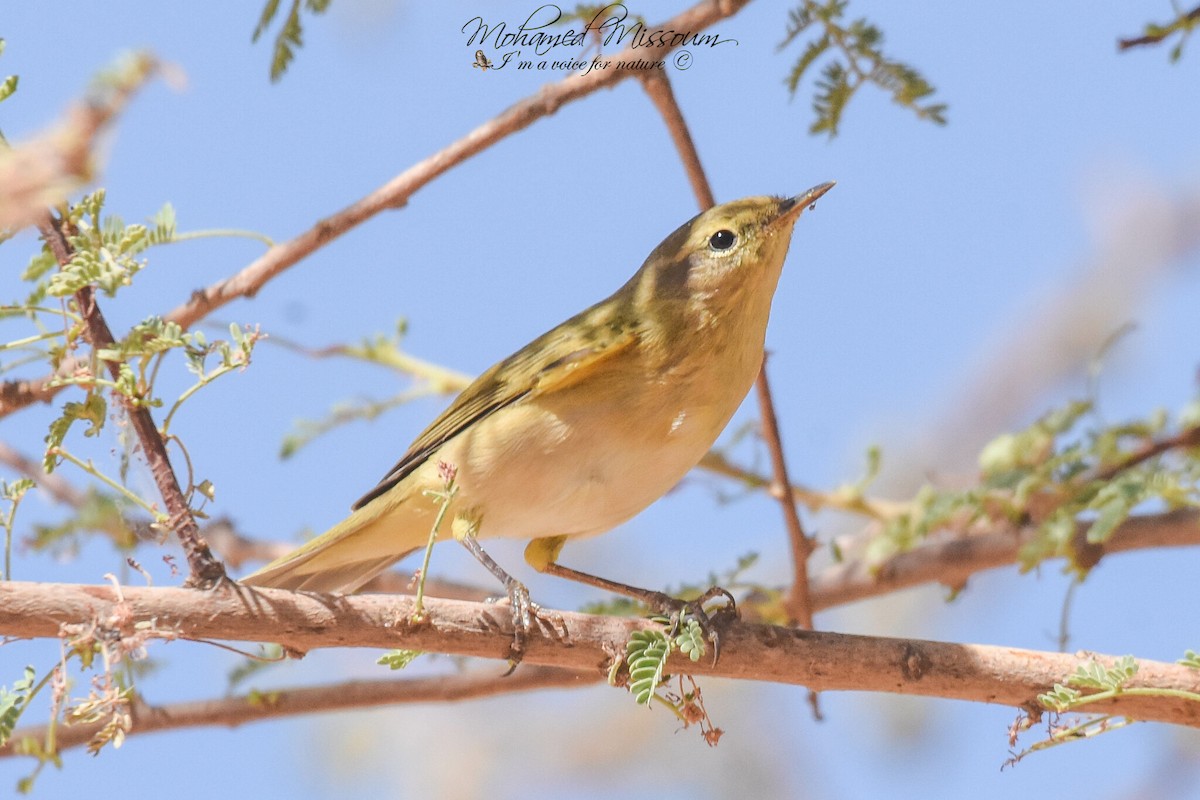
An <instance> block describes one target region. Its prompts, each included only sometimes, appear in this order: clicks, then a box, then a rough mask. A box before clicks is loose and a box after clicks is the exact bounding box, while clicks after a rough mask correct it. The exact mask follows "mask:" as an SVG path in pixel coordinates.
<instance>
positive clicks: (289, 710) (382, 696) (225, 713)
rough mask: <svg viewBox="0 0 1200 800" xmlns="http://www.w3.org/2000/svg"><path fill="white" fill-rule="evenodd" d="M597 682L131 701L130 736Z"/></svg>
mask: <svg viewBox="0 0 1200 800" xmlns="http://www.w3.org/2000/svg"><path fill="white" fill-rule="evenodd" d="M600 679H601V676H600V675H599V674H597V673H596V672H595V671H594V670H588V671H586V672H585V671H582V670H569V669H557V668H555V667H526V668H523V669H521V670H519V671H518V672H516V673H514V674H513V675H511V676H510V677H507V678H501V677H500V676H499V675H497V674H496V673H495V672H484V671H483V670H478V671H474V672H471V673H467V674H462V675H442V676H438V677H429V678H404V679H392V680H369V681H368V680H359V681H347V682H345V683H337V684H331V685H328V686H312V687H305V688H299V689H273V690H271V691H269V692H256V693H253V694H250V695H243V696H241V697H223V698H220V699H216V700H200V701H197V702H191V703H172V704H170V705H164V706H153V705H148V704H146V703H144V702H142V701H135V702H134V703H133V704H132V707H131V716H132V719H133V725H132V727H131V729H130V730H129V732H128V735H129V736H136V735H140V734H146V733H155V732H158V731H169V730H178V729H181V728H199V727H204V726H211V725H220V726H224V727H228V728H235V727H238V726H239V725H245V724H246V723H248V722H258V721H260V720H267V719H280V718H284V717H294V716H299V715H301V714H317V713H321V712H324V711H345V710H348V709H354V708H380V707H382V706H389V705H411V704H415V703H449V702H458V701H462V700H477V699H479V698H482V697H494V696H496V695H505V694H516V693H517V692H529V691H535V690H542V689H555V688H574V687H577V686H585V685H588V684H593V683H597V682H599V681H600ZM105 723H106V720H101V721H99V722H93V723H79V724H74V725H61V724H60V725H58V726H57V727H56V728H55V732H54V741H55V745H56V746H57V747H58V749H59V750H60V751H62V750H66V749H68V748H71V747H78V746H80V745H84V744H87V743H88V741H90V740H91V738H92V736H93V735H95V734H96V732H97V731H99V730H100V728H102V727H103V726H104V724H105ZM46 732H47V726H45V725H38V726H31V727H28V728H21V729H18V730H16V731H14V732H13V735H12V738H11V740H10V741H9V742H8V743H7V744H6V745H5V746H3V747H0V758H3V757H5V756H11V755H15V754H16V753H14V749H15V748H16V747H17V746H18V745H19V743H20V742H21V741H22V740H24V739H34V740H35V741H39V742H40V741H44V740H45V738H46Z"/></svg>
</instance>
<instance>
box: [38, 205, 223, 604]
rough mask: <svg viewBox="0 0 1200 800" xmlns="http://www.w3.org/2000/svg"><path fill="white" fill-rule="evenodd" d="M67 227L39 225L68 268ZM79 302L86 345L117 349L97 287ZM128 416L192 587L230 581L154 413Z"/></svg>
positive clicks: (116, 371) (130, 407)
mask: <svg viewBox="0 0 1200 800" xmlns="http://www.w3.org/2000/svg"><path fill="white" fill-rule="evenodd" d="M63 224H65V223H64V222H63V221H62V220H55V219H53V218H51V217H50V215H49V214H47V215H46V216H45V218H44V219H43V220H42V221H41V222H40V223H39V224H38V229H39V230H40V231H41V232H42V236H43V237H44V238H45V240H46V243H47V244H48V245H49V246H50V250H51V252H53V253H54V257H55V258H56V259H57V260H58V263H59V265H60V266H63V267H65V266H67V265H68V264H69V263H70V262H71V257H72V255H73V254H72V252H71V245H70V244H69V243H68V242H67V238H66V236H65V235H64V234H63V230H62V225H63ZM75 303H76V305H77V306H78V307H79V313H80V315H81V316H82V317H83V320H84V324H85V326H86V332H87V340H88V343H89V344H91V346H92V351H93V353H95V352H97V351H99V350H100V349H102V348H108V347H113V346H114V345H115V340H114V339H113V335H112V331H111V330H109V327H108V322H107V321H105V319H104V314H103V313H101V311H100V306H99V305H98V304H97V303H96V292H95V289H94V288H93V287H92V286H84V287H83V288H82V289H80V290H79V291H77V292H76V293H75ZM105 363H106V364H108V370H109V372H110V373H111V374H112V376H113V380H115V381H120V379H121V366H120V364H119V363H118V362H116V361H105ZM125 411H126V413H128V415H129V421H130V424H131V425H132V426H133V430H134V433H135V434H136V435H137V437H138V442H139V443H140V444H141V446H142V453H143V454H144V455H145V457H146V464H147V465H148V466H149V467H150V474H151V476H153V478H154V483H155V484H156V485H157V486H158V491H159V494H161V495H162V498H163V502H164V503H165V504H166V507H167V515H168V524H169V525H170V527H171V530H173V531H175V533H176V535H177V536H178V537H179V543H180V544H181V545H183V552H184V554H185V555H186V556H187V560H188V565H189V567H190V569H191V574H190V575H189V577H188V583H189V584H190V585H196V586H206V585H211V584H213V583H216V582H217V581H220V580H221V579H223V578H224V577H225V568H224V567H223V566H221V562H219V561H217V560H216V559H215V558H213V555H212V553H211V552H210V551H209V549H208V544H206V543H205V541H204V539H203V538H202V537H201V536H200V529H199V527H198V526H197V525H196V520H195V518H194V517H193V516H192V512H191V509H189V508H188V504H187V500H186V499H185V498H184V496H183V491H182V490H181V489H180V488H179V480H178V479H177V478H176V477H175V470H174V469H172V468H171V460H170V458H169V457H168V456H167V447H166V444H165V443H164V442H163V438H162V436H161V435H160V434H159V432H158V426H156V425H155V424H154V420H153V419H152V418H151V416H150V410H149V409H148V408H146V407H145V406H144V405H137V404H134V403H130V402H126V403H125Z"/></svg>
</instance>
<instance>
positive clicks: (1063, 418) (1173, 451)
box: [867, 400, 1200, 577]
mask: <svg viewBox="0 0 1200 800" xmlns="http://www.w3.org/2000/svg"><path fill="white" fill-rule="evenodd" d="M1093 412H1094V404H1093V403H1092V402H1091V401H1075V402H1071V403H1068V404H1067V405H1065V406H1064V407H1062V408H1058V409H1055V410H1053V411H1050V412H1049V413H1047V414H1045V415H1044V416H1042V417H1041V418H1040V419H1038V420H1037V421H1036V422H1034V423H1033V424H1032V425H1031V426H1030V427H1028V428H1027V429H1025V430H1023V431H1018V432H1016V433H1006V434H1003V435H1001V436H998V437H997V438H996V439H994V440H993V441H992V442H990V443H989V444H988V445H987V446H986V447H984V449H983V451H982V452H981V453H980V457H979V463H980V469H981V481H980V483H979V485H977V486H975V487H972V488H970V489H967V490H963V491H945V490H941V489H938V488H935V487H933V486H931V485H926V486H924V487H922V488H921V489H920V490H919V491H918V492H917V494H916V496H915V497H914V499H913V501H912V503H911V505H910V507H909V508H908V509H906V510H904V511H903V512H901V513H898V514H895V515H893V516H891V517H890V518H888V519H887V521H886V522H885V523H884V524H883V525H882V526H881V527H882V534H881V535H880V536H878V537H876V538H875V539H874V540H873V541H872V543H871V546H870V548H869V550H868V554H867V556H868V559H869V560H870V561H872V562H875V563H880V562H882V561H883V560H885V559H886V558H888V557H890V556H891V555H894V554H895V553H898V552H903V551H906V550H910V549H912V548H913V547H915V546H916V545H917V544H919V543H920V542H921V541H923V540H924V539H925V537H926V536H928V535H929V534H930V533H932V532H934V531H936V530H943V529H951V530H957V531H963V532H965V531H968V530H969V529H970V528H971V527H972V526H973V525H975V524H977V523H979V524H994V523H996V522H1002V523H1006V524H1011V525H1014V526H1020V525H1034V526H1035V527H1036V529H1037V536H1035V537H1033V538H1032V539H1030V540H1028V541H1027V542H1026V543H1025V544H1024V545H1023V546H1022V548H1021V551H1020V553H1019V558H1020V564H1021V567H1022V569H1023V570H1029V569H1032V568H1033V567H1035V566H1037V565H1038V564H1040V563H1041V562H1042V561H1043V560H1045V559H1048V558H1053V557H1065V558H1067V559H1068V563H1069V567H1070V568H1071V569H1072V570H1074V571H1075V572H1076V573H1077V574H1078V575H1079V576H1080V577H1082V576H1084V575H1086V574H1087V572H1088V570H1089V569H1090V568H1091V567H1092V566H1094V564H1093V563H1091V562H1089V560H1088V559H1086V558H1081V557H1080V555H1081V554H1080V552H1079V546H1080V541H1081V540H1080V538H1079V537H1078V536H1077V533H1078V532H1079V530H1080V528H1081V526H1086V536H1085V537H1083V539H1082V542H1083V543H1085V544H1087V545H1098V544H1103V543H1104V542H1106V541H1107V540H1108V539H1109V538H1110V537H1111V536H1112V534H1113V532H1114V531H1115V530H1116V529H1117V528H1118V527H1119V526H1120V525H1121V523H1123V522H1124V521H1125V520H1126V519H1127V518H1128V517H1129V516H1130V515H1131V514H1132V513H1133V512H1134V510H1135V509H1137V508H1139V507H1155V508H1160V509H1166V510H1172V509H1178V508H1184V507H1190V508H1196V507H1200V458H1196V457H1195V454H1196V453H1197V452H1200V400H1197V401H1193V402H1192V403H1190V404H1189V405H1188V406H1187V407H1185V408H1184V409H1183V410H1182V411H1181V412H1180V413H1179V415H1178V417H1177V419H1176V420H1175V421H1174V423H1172V421H1171V419H1170V416H1169V415H1168V414H1167V413H1166V412H1164V411H1157V412H1155V413H1153V414H1151V415H1149V416H1148V417H1146V418H1145V419H1140V420H1132V421H1130V422H1125V423H1121V424H1117V425H1093V426H1091V427H1089V426H1087V425H1086V424H1085V422H1086V421H1087V420H1088V419H1089V416H1090V415H1091V414H1092V413H1093Z"/></svg>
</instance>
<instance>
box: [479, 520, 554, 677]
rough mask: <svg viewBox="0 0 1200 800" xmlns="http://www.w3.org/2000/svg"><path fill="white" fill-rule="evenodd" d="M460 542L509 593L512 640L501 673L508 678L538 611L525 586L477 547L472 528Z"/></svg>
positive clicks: (519, 660) (522, 650)
mask: <svg viewBox="0 0 1200 800" xmlns="http://www.w3.org/2000/svg"><path fill="white" fill-rule="evenodd" d="M459 541H460V542H462V545H463V547H465V548H467V550H468V551H470V553H471V555H473V556H475V559H476V560H477V561H478V562H479V563H480V564H483V566H484V567H486V568H487V571H488V572H490V573H492V574H493V575H495V576H496V578H497V579H498V580H499V581H500V582H501V583H503V584H504V591H505V592H507V593H508V603H509V607H510V609H511V610H512V623H513V641H512V646H511V648H510V649H509V656H508V664H509V667H508V672H506V673H504V674H505V675H506V676H507V675H511V674H512V673H513V670H515V669H516V668H517V665H518V664H520V663H521V659H522V658H524V657H525V642H526V641H527V640H528V638H529V630H530V628H531V627H532V626H533V616H534V615H536V614H537V613H538V611H539V609H538V606H537V604H536V603H534V602H533V601H532V600H530V599H529V589H527V588H526V587H525V584H523V583H521V582H520V581H519V580H517V579H516V578H514V577H513V576H512V575H509V574H508V573H507V572H505V571H504V568H503V567H501V566H500V565H499V564H497V563H496V561H495V560H494V559H493V558H492V557H491V556H489V555H488V554H487V553H485V552H484V550H483V548H482V547H480V546H479V540H478V539H476V538H475V531H474V528H473V527H472V528H471V529H469V530H467V531H466V532H465V533H464V534H463V535H462V536H460V537H459Z"/></svg>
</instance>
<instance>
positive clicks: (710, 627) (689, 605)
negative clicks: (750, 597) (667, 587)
mask: <svg viewBox="0 0 1200 800" xmlns="http://www.w3.org/2000/svg"><path fill="white" fill-rule="evenodd" d="M717 598H721V599H723V600H725V602H724V603H723V604H722V605H721V606H719V607H718V608H715V609H713V610H712V611H711V612H710V611H707V610H705V608H704V606H705V604H706V603H708V602H709V601H710V600H715V599H717ZM645 600H646V602H647V604H648V605H649V606H650V607H651V608H652V609H654V610H655V611H657V612H658V613H660V614H663V615H664V616H666V617H667V619H668V620H669V621H670V626H671V627H670V635H671V636H675V635H676V634H677V633H679V629H680V627H681V626H682V625H683V624H684V622H685V621H686V620H688V619H693V620H695V621H696V624H697V625H699V626H700V630H701V632H702V633H703V634H704V638H705V639H707V640H708V641H709V642H711V643H712V648H713V665H714V666H715V665H716V663H717V659H718V658H720V657H721V630H720V629H721V628H722V627H724V626H725V625H726V624H727V623H728V622H730V621H732V620H735V619H737V618H738V616H739V614H738V608H737V601H735V600H734V599H733V595H732V594H730V593H729V592H727V591H726V590H725V589H722V588H721V587H720V586H712V587H710V588H709V590H708V591H707V592H705V593H704V594H702V595H700V596H699V597H697V598H695V599H694V600H680V599H679V598H677V597H672V596H671V595H669V594H665V593H664V592H650V593H649V594H648V595H647V596H646V598H645Z"/></svg>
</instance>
